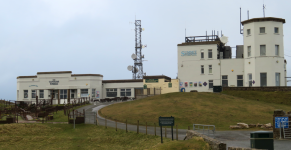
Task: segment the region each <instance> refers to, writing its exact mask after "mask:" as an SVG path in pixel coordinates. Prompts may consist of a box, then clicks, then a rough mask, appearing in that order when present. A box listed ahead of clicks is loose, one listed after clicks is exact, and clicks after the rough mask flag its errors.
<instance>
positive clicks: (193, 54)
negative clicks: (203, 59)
mask: <svg viewBox="0 0 291 150" xmlns="http://www.w3.org/2000/svg"><path fill="white" fill-rule="evenodd" d="M181 56H197V52H196V51H182V52H181Z"/></svg>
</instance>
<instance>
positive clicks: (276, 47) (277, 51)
mask: <svg viewBox="0 0 291 150" xmlns="http://www.w3.org/2000/svg"><path fill="white" fill-rule="evenodd" d="M275 55H276V56H279V45H275Z"/></svg>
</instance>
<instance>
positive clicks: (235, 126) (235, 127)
mask: <svg viewBox="0 0 291 150" xmlns="http://www.w3.org/2000/svg"><path fill="white" fill-rule="evenodd" d="M241 128H242V127H241V126H238V125H231V126H230V129H241Z"/></svg>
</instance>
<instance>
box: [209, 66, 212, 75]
mask: <svg viewBox="0 0 291 150" xmlns="http://www.w3.org/2000/svg"><path fill="white" fill-rule="evenodd" d="M209 73H212V65H209Z"/></svg>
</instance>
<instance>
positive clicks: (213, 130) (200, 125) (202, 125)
mask: <svg viewBox="0 0 291 150" xmlns="http://www.w3.org/2000/svg"><path fill="white" fill-rule="evenodd" d="M195 126H198V128H195ZM200 127H203V128H201V130H202V129H203V134H204V130H205V127H207V130H208V134H209V127H212V128H213V129H212V130H211V131H212V132H213V134H214V133H215V125H204V124H193V130H200Z"/></svg>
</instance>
